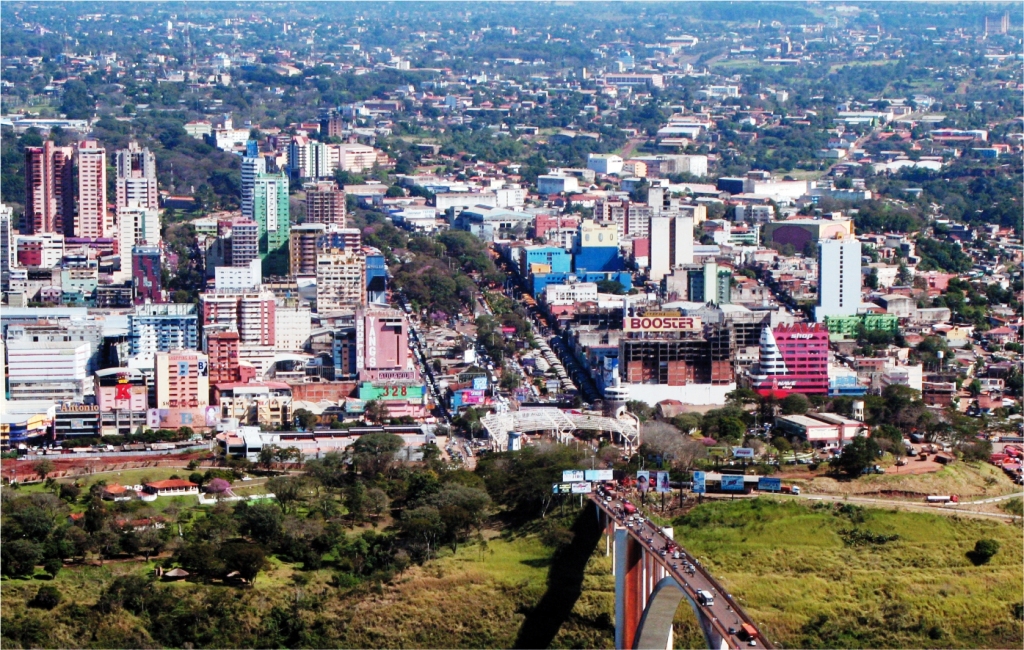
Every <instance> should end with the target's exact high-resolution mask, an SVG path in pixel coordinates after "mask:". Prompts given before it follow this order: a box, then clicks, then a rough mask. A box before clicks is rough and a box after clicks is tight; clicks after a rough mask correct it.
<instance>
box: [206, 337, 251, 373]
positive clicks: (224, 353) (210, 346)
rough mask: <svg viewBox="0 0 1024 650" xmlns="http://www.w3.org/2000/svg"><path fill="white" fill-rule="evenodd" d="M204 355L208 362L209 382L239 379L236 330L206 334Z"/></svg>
mask: <svg viewBox="0 0 1024 650" xmlns="http://www.w3.org/2000/svg"><path fill="white" fill-rule="evenodd" d="M205 339H206V356H207V358H208V360H209V362H210V383H211V384H213V385H217V384H220V383H224V382H230V381H241V380H242V376H241V372H240V371H239V364H238V345H239V342H238V332H231V331H223V332H209V333H207V334H206V337H205Z"/></svg>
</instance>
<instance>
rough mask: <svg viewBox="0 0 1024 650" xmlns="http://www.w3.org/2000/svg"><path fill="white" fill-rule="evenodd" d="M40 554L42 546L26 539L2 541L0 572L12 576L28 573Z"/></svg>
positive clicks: (34, 566) (31, 570) (41, 554)
mask: <svg viewBox="0 0 1024 650" xmlns="http://www.w3.org/2000/svg"><path fill="white" fill-rule="evenodd" d="M42 556H43V551H42V548H40V546H39V545H38V544H36V543H35V542H31V541H29V540H27V539H16V540H14V541H11V542H4V543H3V545H2V547H0V562H2V565H0V573H3V575H5V576H9V577H14V578H16V577H20V576H26V575H30V574H31V573H32V572H33V571H35V569H36V564H38V563H39V560H40V558H42Z"/></svg>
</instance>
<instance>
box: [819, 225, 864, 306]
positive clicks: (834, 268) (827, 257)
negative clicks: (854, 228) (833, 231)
mask: <svg viewBox="0 0 1024 650" xmlns="http://www.w3.org/2000/svg"><path fill="white" fill-rule="evenodd" d="M860 252H861V251H860V242H859V241H857V240H856V239H854V238H853V237H843V238H840V239H822V240H820V241H819V242H818V306H817V307H815V309H814V319H815V320H816V321H818V322H819V323H821V322H823V321H824V320H825V317H826V316H854V315H856V314H857V309H858V308H859V307H860V291H861V280H862V276H861V273H860V265H861V259H860Z"/></svg>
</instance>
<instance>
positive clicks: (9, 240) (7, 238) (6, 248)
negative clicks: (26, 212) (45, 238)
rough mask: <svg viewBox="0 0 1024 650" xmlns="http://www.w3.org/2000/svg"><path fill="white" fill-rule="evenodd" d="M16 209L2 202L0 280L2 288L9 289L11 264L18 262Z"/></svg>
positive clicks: (0, 218)
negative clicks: (16, 250)
mask: <svg viewBox="0 0 1024 650" xmlns="http://www.w3.org/2000/svg"><path fill="white" fill-rule="evenodd" d="M13 222H14V210H13V209H12V208H10V207H9V206H6V205H4V204H3V203H0V281H2V283H3V287H2V290H3V291H7V289H8V287H9V282H10V276H11V266H12V265H14V264H16V263H17V258H15V257H14V250H15V249H14V223H13Z"/></svg>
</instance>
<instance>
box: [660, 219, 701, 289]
mask: <svg viewBox="0 0 1024 650" xmlns="http://www.w3.org/2000/svg"><path fill="white" fill-rule="evenodd" d="M650 239H651V253H650V264H651V268H650V278H651V280H653V281H655V282H661V280H662V278H664V277H665V276H666V275H668V274H669V273H671V272H672V271H673V270H674V269H677V268H679V267H680V266H683V265H685V264H693V217H691V216H689V215H672V216H665V217H652V218H651V226H650Z"/></svg>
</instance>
